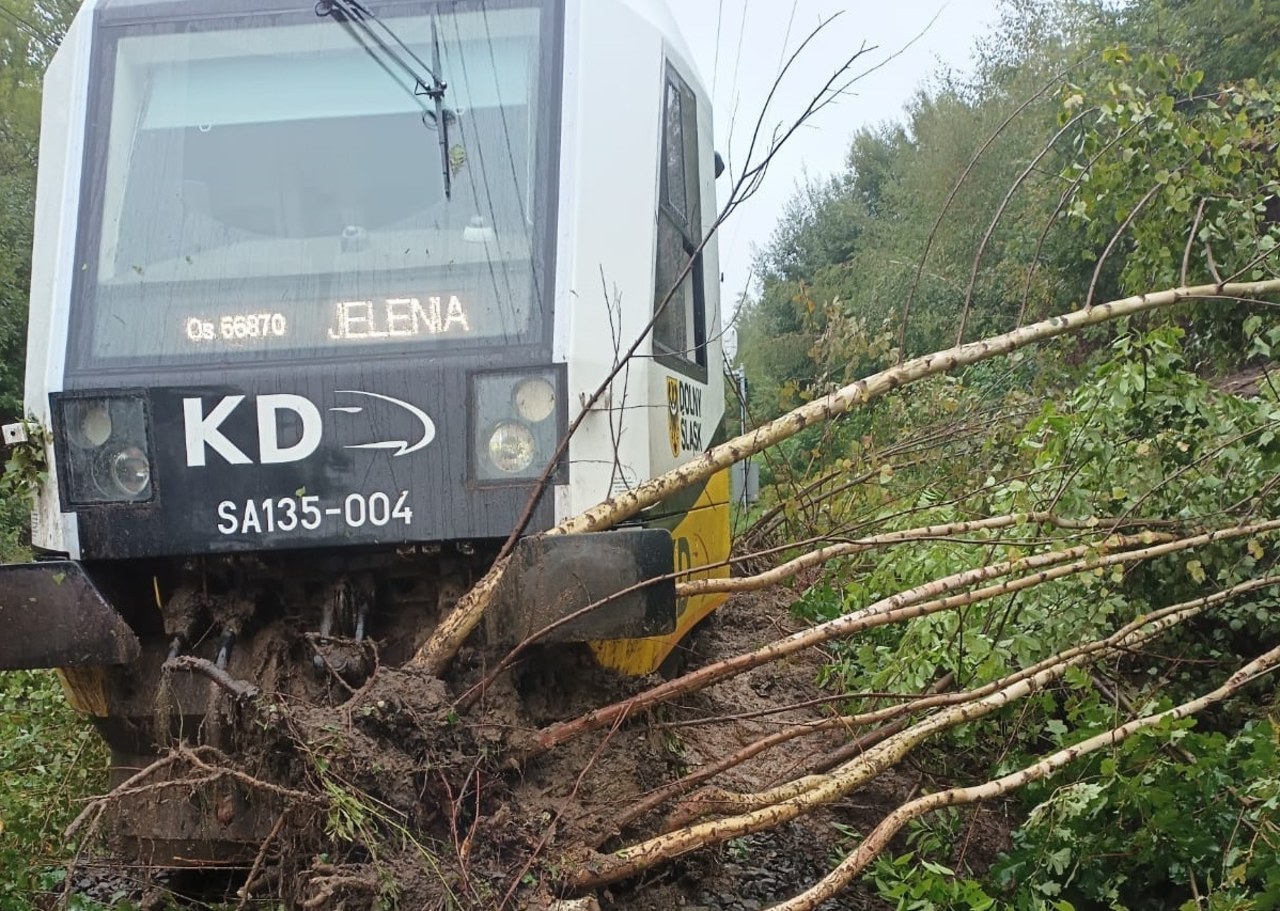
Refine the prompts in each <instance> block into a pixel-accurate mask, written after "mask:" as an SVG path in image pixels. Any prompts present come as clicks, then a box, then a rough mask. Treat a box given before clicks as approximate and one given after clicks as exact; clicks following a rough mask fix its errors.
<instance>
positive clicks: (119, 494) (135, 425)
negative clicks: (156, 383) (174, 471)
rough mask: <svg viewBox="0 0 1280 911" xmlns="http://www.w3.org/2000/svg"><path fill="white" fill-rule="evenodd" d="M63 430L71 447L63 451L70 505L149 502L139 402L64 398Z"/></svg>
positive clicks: (144, 430)
mask: <svg viewBox="0 0 1280 911" xmlns="http://www.w3.org/2000/svg"><path fill="white" fill-rule="evenodd" d="M62 431H63V435H64V437H65V439H66V441H67V443H68V444H69V445H68V446H66V447H65V448H64V449H63V452H62V456H63V460H64V463H65V465H66V475H67V500H68V502H69V503H71V504H72V505H75V506H87V505H92V504H100V503H140V502H145V501H147V500H150V499H151V497H152V492H153V491H152V486H151V455H150V449H151V447H150V442H149V435H148V432H147V417H146V406H145V404H144V402H143V400H142V399H141V398H138V397H133V396H113V397H105V396H104V397H100V398H68V399H63V400H62Z"/></svg>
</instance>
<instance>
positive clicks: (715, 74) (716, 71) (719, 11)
mask: <svg viewBox="0 0 1280 911" xmlns="http://www.w3.org/2000/svg"><path fill="white" fill-rule="evenodd" d="M723 24H724V0H720V3H719V5H718V6H717V7H716V56H715V63H713V64H712V66H711V97H712V98H715V97H716V86H717V85H718V83H719V79H720V27H721V26H722V25H723Z"/></svg>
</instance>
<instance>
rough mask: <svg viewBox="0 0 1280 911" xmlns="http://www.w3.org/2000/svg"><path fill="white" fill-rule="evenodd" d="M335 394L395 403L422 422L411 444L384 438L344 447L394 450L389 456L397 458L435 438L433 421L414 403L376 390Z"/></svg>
mask: <svg viewBox="0 0 1280 911" xmlns="http://www.w3.org/2000/svg"><path fill="white" fill-rule="evenodd" d="M337 395H362V396H365V397H367V398H371V399H377V400H379V401H382V402H390V403H391V404H392V405H397V406H399V407H400V408H403V409H404V410H405V411H407V412H409V414H411V415H413V416H414V417H415V418H417V419H418V422H419V423H421V424H422V437H421V438H420V439H419V440H418V441H417V442H416V443H413V444H410V442H409V441H408V440H385V441H383V442H378V443H358V444H355V445H352V446H346V447H344V448H345V449H365V450H388V451H391V450H394V452H392V453H391V457H392V458H393V459H398V458H400V457H401V456H407V455H411V454H412V453H415V452H418V451H420V450H422V449H426V448H427V446H429V445H431V442H432V441H433V440H434V439H435V438H436V425H435V422H434V421H433V420H431V418H430V416H429V415H428V414H427V413H426V412H425V411H423V410H422V409H421V408H419V407H417V406H416V405H410V404H409V403H408V402H402V401H401V400H400V399H395V398H392V397H391V396H389V395H381V394H380V393H377V392H361V391H360V390H358V389H339V390H338V391H337ZM329 410H330V411H331V412H335V413H339V414H360V413H361V412H363V411H364V409H363V408H360V407H358V406H351V405H348V406H345V407H338V408H330V409H329Z"/></svg>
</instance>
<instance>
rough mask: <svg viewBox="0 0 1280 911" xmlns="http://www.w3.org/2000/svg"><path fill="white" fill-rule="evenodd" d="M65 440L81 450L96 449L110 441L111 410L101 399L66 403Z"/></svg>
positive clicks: (77, 400) (76, 400)
mask: <svg viewBox="0 0 1280 911" xmlns="http://www.w3.org/2000/svg"><path fill="white" fill-rule="evenodd" d="M66 416H67V438H68V439H69V440H71V443H72V445H74V446H78V447H79V448H81V449H96V448H97V447H99V446H101V445H102V444H103V443H105V442H107V440H109V439H111V409H110V408H109V407H108V404H107V402H105V401H103V400H102V399H73V400H71V401H69V402H67V403H66Z"/></svg>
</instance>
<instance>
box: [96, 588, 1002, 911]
mask: <svg viewBox="0 0 1280 911" xmlns="http://www.w3.org/2000/svg"><path fill="white" fill-rule="evenodd" d="M795 626H796V621H794V620H792V619H791V618H789V616H788V612H787V610H786V605H785V602H781V601H779V602H771V601H770V600H769V599H768V596H745V597H740V598H737V599H735V600H734V601H732V602H731V603H730V604H729V605H727V606H726V607H725V608H724V609H722V610H721V611H720V612H719V613H718V615H717V616H716V617H715V618H714V619H713V621H712V622H710V623H709V624H707V626H706V628H705V629H703V630H700V631H699V633H698V634H697V636H696V638H695V639H694V642H693V644H692V647H691V649H690V654H689V656H688V662H689V664H690V666H693V667H696V666H701V665H705V664H707V663H710V662H714V661H716V660H718V659H722V658H726V657H730V656H733V655H737V654H741V653H743V652H746V651H750V650H751V649H753V648H755V647H758V646H760V645H763V644H765V643H766V642H769V641H771V640H773V639H776V638H778V637H779V636H780V635H785V634H786V633H788V632H790V631H792V630H793V629H794V628H795ZM823 658H824V656H823V655H822V654H821V653H819V652H816V651H815V652H810V653H806V654H804V655H801V656H797V657H795V658H793V659H791V660H789V661H785V662H780V663H775V664H771V665H767V666H765V667H762V668H759V669H757V670H755V671H752V672H750V673H747V674H744V675H741V676H739V677H736V678H732V679H730V680H727V681H724V682H722V683H720V684H718V685H716V686H714V687H711V688H709V689H708V690H705V691H703V692H700V693H697V694H694V695H691V696H689V697H687V698H685V699H684V700H682V701H680V702H678V703H676V704H673V705H668V706H663V707H661V708H659V709H656V710H653V711H651V712H646V713H643V714H642V715H639V716H637V717H634V718H631V719H629V720H628V722H627V723H626V724H625V725H622V726H620V727H618V728H617V729H615V730H610V731H605V732H601V733H599V734H596V735H591V736H586V737H582V738H579V739H578V740H575V741H571V742H569V743H567V744H565V745H563V746H562V747H561V748H558V749H556V750H554V751H553V752H551V753H550V754H548V755H547V756H544V757H542V758H540V759H538V760H535V761H533V762H531V763H529V764H527V765H526V766H525V767H523V768H521V769H515V768H514V767H512V766H511V765H510V764H509V763H507V762H506V761H505V760H504V759H503V755H504V751H506V750H507V748H509V747H510V745H511V744H512V743H514V742H518V740H519V738H520V737H521V736H522V735H523V734H527V733H528V732H530V731H532V730H535V729H537V728H538V727H540V726H542V725H545V724H546V723H548V722H550V721H554V720H560V719H565V718H572V717H574V716H575V715H577V714H580V713H582V712H585V711H587V710H589V709H591V708H594V707H596V706H598V705H601V704H604V703H607V702H609V701H612V700H615V699H619V698H622V697H625V696H626V695H628V694H630V693H634V692H637V691H639V690H640V689H643V688H644V687H645V686H646V685H649V684H651V683H652V681H634V680H626V679H623V678H619V677H615V676H612V675H608V674H605V673H604V672H602V671H600V670H599V669H597V668H595V667H594V666H593V665H592V663H591V662H590V660H589V659H588V658H586V657H585V656H584V655H581V654H574V653H572V652H569V653H564V652H560V653H556V654H550V653H544V654H540V655H535V656H533V657H531V658H530V660H529V661H528V662H527V663H526V664H525V665H524V667H523V668H522V669H521V671H520V672H519V673H518V674H516V675H513V676H512V677H511V678H510V679H505V680H503V681H502V683H500V684H499V685H497V686H495V687H494V688H493V689H492V690H491V691H490V692H489V693H488V694H487V696H486V698H485V700H484V701H483V703H481V704H479V705H477V706H474V707H472V708H471V710H470V711H465V712H459V711H457V710H456V708H455V699H456V696H457V694H458V693H459V692H461V691H463V690H464V689H465V687H467V686H468V685H470V684H472V683H474V682H475V681H477V680H479V679H481V678H482V677H483V675H484V671H485V667H484V664H483V656H480V655H477V654H472V655H469V656H464V658H463V664H462V665H461V667H460V668H459V670H460V671H461V673H460V675H459V678H458V682H456V683H455V684H454V685H453V692H450V690H449V689H447V688H446V687H445V684H443V683H442V682H440V681H436V680H431V679H428V678H424V677H421V676H418V675H414V674H410V673H406V672H402V671H396V670H391V669H386V668H384V669H381V670H380V671H379V672H378V673H377V674H376V675H375V676H374V678H373V680H372V681H371V682H369V683H368V684H367V685H366V686H363V687H355V688H354V692H352V691H351V689H348V688H345V687H335V688H334V691H333V693H332V697H333V698H332V699H330V700H328V701H327V702H326V700H324V699H319V700H317V699H315V698H314V696H315V693H314V692H311V691H307V692H303V691H302V690H300V689H299V688H298V687H297V686H291V684H290V682H289V681H287V680H284V679H281V680H278V681H275V682H274V683H270V684H268V685H266V686H264V687H263V696H262V698H261V699H260V701H259V702H258V703H257V704H255V705H252V706H242V707H240V708H239V709H236V710H234V711H232V710H230V709H228V712H227V714H228V717H227V718H226V719H224V723H230V722H231V721H232V720H236V719H233V716H238V723H239V724H240V726H241V727H242V728H243V729H244V730H245V731H246V732H248V733H246V734H245V735H244V739H242V740H241V742H240V744H239V745H240V747H241V749H240V750H239V751H238V752H237V754H236V760H235V766H236V772H237V774H239V775H240V776H241V778H242V779H244V781H247V782H249V783H250V784H244V781H240V780H239V779H237V783H236V786H238V787H242V790H243V789H244V788H247V789H248V790H249V791H255V794H256V796H257V799H259V800H260V801H265V804H264V805H266V806H269V807H270V812H271V814H272V815H273V818H278V819H279V820H280V821H281V822H280V824H279V826H278V827H276V830H275V831H274V833H273V835H272V837H271V839H269V840H268V841H266V842H265V843H264V844H263V846H262V848H261V851H259V852H258V856H257V857H256V858H255V859H254V861H253V868H254V869H253V871H252V873H251V874H250V879H251V885H250V893H251V897H252V899H255V900H262V901H265V902H281V901H283V902H284V903H285V904H286V905H287V906H289V907H300V908H305V909H308V911H329V909H332V911H339V909H350V911H355V909H366V908H375V907H376V908H388V907H398V908H405V909H414V911H417V909H432V908H448V907H460V908H464V909H468V911H470V909H475V911H489V909H495V908H499V907H506V908H520V907H529V908H536V907H538V905H539V903H540V902H545V901H546V900H547V899H548V898H549V897H550V896H551V894H552V893H553V892H554V889H555V883H556V881H557V878H558V877H559V876H560V875H561V874H562V870H563V867H564V865H567V864H572V863H573V862H574V859H575V858H577V857H580V856H582V850H583V846H586V847H588V848H591V849H596V850H601V851H607V850H609V849H611V848H612V847H616V846H618V845H620V844H623V843H626V842H627V841H629V840H630V841H634V840H635V839H636V838H639V837H644V836H647V835H650V834H655V833H657V832H660V831H662V828H663V825H664V822H665V821H666V818H665V817H664V816H663V812H666V810H664V811H660V812H659V813H656V814H652V815H650V816H648V817H645V818H643V819H640V820H637V821H636V822H635V823H634V824H633V825H631V826H628V827H627V828H626V829H625V830H624V831H619V826H618V825H617V820H618V817H619V814H620V813H622V812H623V811H624V810H625V809H626V808H628V807H630V806H632V805H633V804H634V803H635V802H636V801H638V800H640V799H642V798H644V797H645V796H646V795H647V794H649V793H650V792H651V791H652V790H653V789H655V788H659V787H661V786H662V785H664V784H667V783H669V782H671V781H673V780H675V779H677V778H679V777H681V776H683V775H686V774H688V773H690V772H693V771H695V770H697V769H699V768H701V767H703V766H704V765H705V764H708V763H711V762H714V761H716V760H719V759H722V758H724V757H727V756H730V755H732V754H734V753H735V752H737V751H738V750H740V749H741V748H742V747H743V746H745V745H747V744H749V743H751V742H753V741H755V740H758V739H759V738H761V737H763V736H765V735H767V734H770V733H772V732H775V731H777V730H779V729H781V728H783V727H789V726H792V725H795V724H798V723H803V722H805V721H812V720H815V719H818V718H821V717H824V715H825V713H826V712H828V711H829V709H825V708H823V707H822V706H813V707H808V708H790V709H787V710H786V711H778V710H779V709H784V708H786V707H789V706H795V705H796V704H798V703H803V702H806V701H813V700H815V699H816V698H817V697H820V696H823V695H824V693H823V692H822V691H821V690H820V689H819V688H818V687H817V685H816V680H817V678H818V675H819V670H820V668H821V665H822V662H823ZM467 661H470V666H468V665H467V663H466V662H467ZM285 664H287V662H282V663H280V664H279V666H284V665H285ZM246 714H247V715H248V716H249V717H248V719H246V718H245V717H244V715H246ZM728 716H733V717H728ZM739 716H750V717H739ZM706 719H721V720H715V721H712V722H710V723H698V722H702V721H704V720H706ZM843 742H845V738H843V737H841V736H840V735H836V734H833V735H829V736H827V735H823V736H816V737H807V738H800V739H796V740H793V741H791V742H789V743H786V744H784V745H782V746H779V747H778V748H776V749H774V750H771V751H769V752H767V753H764V754H762V755H761V756H759V757H756V758H754V759H752V760H749V761H747V762H745V763H743V764H741V765H740V766H738V767H736V768H734V769H731V770H729V771H727V772H725V773H724V774H723V775H721V776H719V777H717V778H716V779H715V780H714V782H712V783H713V784H715V785H717V786H719V787H723V788H726V789H728V790H731V791H742V792H754V791H760V790H764V789H766V788H769V787H772V786H775V785H777V784H780V783H782V782H783V781H786V780H788V779H790V778H792V777H795V776H796V775H798V774H803V773H804V772H805V771H806V770H807V769H808V768H810V766H811V764H812V763H813V762H814V760H815V759H816V758H818V757H821V756H822V755H824V754H825V753H826V752H827V751H829V750H831V749H833V748H835V747H836V746H839V745H840V744H841V743H843ZM200 755H201V756H202V757H203V759H200V757H197V760H193V761H204V762H207V763H209V764H210V766H211V767H215V768H216V767H218V760H217V759H216V758H215V757H213V756H211V755H207V754H200ZM196 773H200V769H199V767H198V766H197V767H196V768H195V769H194V770H193V769H189V768H188V769H184V768H182V766H181V764H178V765H177V766H175V769H174V770H173V771H172V772H171V773H167V774H172V775H175V776H179V777H181V776H183V775H186V776H188V777H190V778H193V779H195V778H199V777H201V774H203V773H200V774H196ZM246 776H247V777H246ZM922 780H923V779H922V775H921V772H920V771H919V770H918V769H906V770H903V771H893V772H890V773H888V774H886V775H883V776H881V777H880V778H878V779H876V780H875V781H873V782H872V783H870V784H869V785H868V786H867V787H865V788H863V789H862V790H860V791H858V792H856V793H855V794H853V795H852V796H851V797H850V798H848V799H846V800H845V801H842V802H841V803H839V804H837V805H835V806H833V807H832V808H830V809H828V810H826V811H823V812H820V813H818V814H815V815H813V816H810V817H806V818H802V819H799V820H797V821H795V822H792V823H789V824H787V825H784V826H782V827H780V828H778V829H776V830H773V831H769V832H765V833H760V834H757V835H752V836H748V837H745V838H741V839H736V840H734V841H732V842H730V843H728V844H726V845H722V846H719V847H716V848H711V849H708V850H705V851H702V852H699V853H696V854H693V855H689V856H686V857H684V858H681V859H680V860H678V861H676V862H674V863H672V864H670V865H668V866H666V867H664V868H662V869H660V870H658V871H656V872H655V873H653V874H651V875H649V876H646V877H644V878H642V879H640V880H638V881H633V882H628V883H624V884H621V885H617V886H614V887H613V888H611V889H609V890H605V891H602V892H601V893H600V895H599V898H600V901H601V905H602V907H603V908H604V909H606V911H650V909H652V911H658V909H663V911H666V909H675V908H685V909H689V911H699V909H705V911H755V909H760V908H764V907H767V906H769V905H770V904H772V903H774V902H776V901H779V900H781V899H784V898H787V897H790V896H792V895H794V894H796V893H797V892H799V891H801V890H803V889H804V888H805V887H807V886H809V885H812V884H813V883H814V882H816V881H817V880H818V879H820V878H821V876H822V875H823V874H824V873H825V872H826V871H828V870H829V869H830V868H831V867H832V866H833V864H834V863H835V862H836V861H837V860H838V859H839V856H840V852H841V851H842V850H843V849H844V848H845V847H847V845H848V843H849V835H848V833H850V832H867V831H869V830H870V829H871V828H872V827H874V825H875V824H876V823H878V822H879V821H880V820H881V819H882V818H883V817H884V815H885V814H886V813H887V812H889V811H890V810H891V809H892V808H893V807H895V806H897V805H898V804H899V803H901V802H902V800H903V799H905V798H906V797H907V796H908V794H910V793H911V792H913V791H914V790H915V789H916V788H918V787H919V786H920V785H921V783H922ZM253 782H261V783H262V788H261V789H257V790H255V787H256V786H254V785H253V784H252V783H253ZM273 787H274V788H287V789H288V790H289V793H290V794H292V795H295V796H286V797H283V798H282V797H281V795H280V794H278V793H272V792H271V791H270V788H273ZM178 790H179V793H180V797H181V799H183V800H189V799H190V790H191V789H187V788H185V786H184V787H181V788H179V789H178ZM297 795H302V796H301V797H299V796H297ZM174 797H175V794H174V789H162V790H161V791H159V792H158V798H157V799H155V800H153V801H152V803H151V805H150V806H151V811H152V812H155V813H165V812H167V810H166V801H170V800H173V799H174ZM304 798H305V799H304ZM669 808H670V805H668V808H667V810H669ZM105 828H106V827H105V826H104V829H105ZM989 828H991V831H989V832H984V833H983V835H982V837H981V838H980V839H979V840H980V841H983V845H982V846H980V848H979V850H980V851H985V852H987V853H990V852H991V851H994V850H998V848H999V847H1000V841H1001V839H1002V837H1003V836H1002V833H1001V832H1000V831H999V826H998V825H996V826H994V827H989ZM140 878H146V877H145V876H143V877H140V876H139V875H138V871H136V870H134V871H121V870H115V871H113V870H111V869H109V868H102V867H86V868H84V869H82V870H79V871H76V872H75V873H74V874H73V880H72V881H73V882H74V884H75V885H76V887H77V890H78V891H81V892H83V893H86V894H90V895H92V896H93V897H95V898H98V899H100V900H101V899H104V898H108V897H116V896H120V895H122V894H125V893H127V895H126V897H129V898H141V897H142V895H143V893H144V892H145V891H146V890H145V889H143V888H141V887H139V886H138V885H137V882H138V880H139V879H140ZM244 879H245V876H244V873H243V872H242V873H240V874H239V875H237V876H235V877H233V878H231V879H230V880H228V882H229V885H221V886H220V888H222V889H224V890H227V891H224V892H222V894H221V895H218V894H217V889H215V890H213V892H206V894H205V895H204V896H203V897H204V898H206V899H217V898H219V897H223V898H226V899H230V900H234V901H236V902H237V903H238V901H239V900H240V899H241V898H243V897H244V895H243V893H242V892H240V891H238V890H241V889H243V886H244ZM182 883H186V884H187V885H186V886H182ZM129 884H132V885H129ZM207 884H208V880H206V885H207ZM180 886H182V889H184V890H189V889H190V888H191V886H190V877H189V875H187V876H184V877H180V878H176V879H175V878H174V877H168V878H165V879H162V880H160V881H156V882H154V888H153V889H152V890H151V892H150V896H149V897H150V898H152V899H160V900H166V899H169V898H172V897H173V896H174V895H175V890H178V889H179V887H180ZM878 907H883V905H882V904H881V903H879V902H878V900H877V899H876V898H875V897H874V895H873V894H872V893H871V892H870V891H869V890H867V889H866V888H857V887H855V888H854V889H851V890H850V891H849V892H848V893H846V894H845V895H844V896H842V897H841V898H840V899H838V900H836V901H834V902H831V903H829V904H828V905H827V906H825V909H826V911H836V909H863V908H878Z"/></svg>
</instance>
